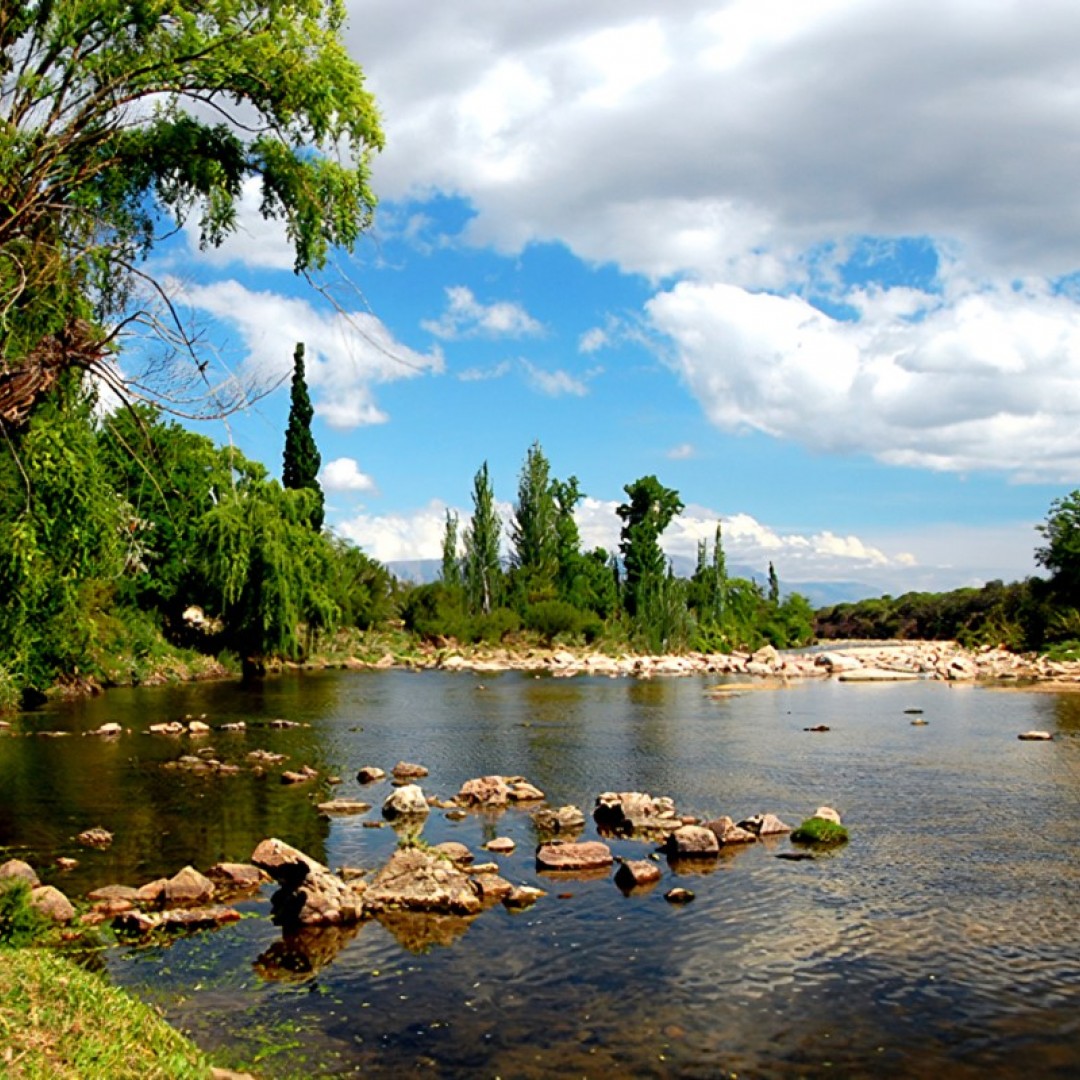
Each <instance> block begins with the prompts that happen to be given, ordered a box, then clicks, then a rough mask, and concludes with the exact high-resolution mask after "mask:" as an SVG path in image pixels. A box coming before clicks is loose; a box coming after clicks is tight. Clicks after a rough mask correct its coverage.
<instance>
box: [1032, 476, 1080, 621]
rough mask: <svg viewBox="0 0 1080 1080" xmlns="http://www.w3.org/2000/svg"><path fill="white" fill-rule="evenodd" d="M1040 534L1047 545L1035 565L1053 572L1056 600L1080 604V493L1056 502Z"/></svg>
mask: <svg viewBox="0 0 1080 1080" xmlns="http://www.w3.org/2000/svg"><path fill="white" fill-rule="evenodd" d="M1038 531H1039V533H1040V534H1041V535H1042V536H1043V537H1044V538H1045V540H1046V543H1045V544H1043V545H1042V546H1041V547H1038V548H1036V550H1035V561H1036V562H1037V563H1038V564H1039V565H1040V566H1045V567H1046V569H1047V570H1049V571H1050V574H1051V578H1050V583H1051V585H1052V587H1053V589H1054V592H1055V593H1056V594H1057V596H1059V597H1060V598H1062V599H1063V600H1065V601H1066V602H1067V603H1070V604H1073V605H1077V604H1080V491H1073V492H1070V493H1069V494H1068V495H1065V496H1063V497H1062V498H1060V499H1055V500H1054V501H1053V502H1052V503H1051V504H1050V510H1049V512H1048V513H1047V515H1046V522H1045V523H1044V524H1042V525H1039V526H1038Z"/></svg>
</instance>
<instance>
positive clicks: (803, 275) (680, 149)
mask: <svg viewBox="0 0 1080 1080" xmlns="http://www.w3.org/2000/svg"><path fill="white" fill-rule="evenodd" d="M350 9H351V12H352V14H353V19H352V26H353V27H354V28H355V29H354V30H353V31H352V33H353V34H354V35H355V36H354V38H353V41H354V43H355V50H356V55H357V56H358V57H359V58H360V59H361V61H362V62H363V63H364V65H365V68H366V70H367V72H368V75H369V79H370V85H371V87H372V89H373V90H374V92H375V93H376V94H377V96H378V98H379V101H380V104H381V106H382V108H383V111H384V115H385V122H386V127H387V130H388V132H389V133H390V136H391V137H390V139H389V141H388V148H387V150H386V152H385V153H384V154H383V155H381V158H380V160H379V161H378V162H377V163H376V173H377V177H376V186H377V187H378V188H379V190H380V191H381V192H382V193H383V196H384V198H387V199H395V198H403V197H405V196H409V195H412V196H419V197H426V196H427V195H429V194H431V193H432V192H435V191H441V192H447V193H452V194H454V195H458V196H462V197H464V198H465V199H466V200H468V201H469V203H470V205H471V207H472V208H473V209H474V210H475V217H473V218H472V220H471V222H470V224H469V226H468V230H467V233H466V237H467V239H469V240H471V241H472V242H473V243H475V244H478V245H489V246H491V247H493V248H494V249H496V250H498V251H501V252H506V253H515V252H518V251H520V250H522V249H524V248H525V247H526V246H527V245H529V244H530V243H534V242H547V241H553V242H557V243H562V244H565V245H566V246H567V247H568V248H569V249H570V250H571V251H573V252H574V253H575V254H576V255H577V256H579V257H581V258H583V259H585V260H587V261H590V262H592V263H595V264H614V265H615V266H616V267H618V268H619V269H620V270H622V271H623V272H628V273H639V274H643V275H645V276H647V277H648V278H650V279H652V280H654V281H657V282H659V281H661V280H670V279H672V278H674V279H676V280H681V281H682V282H683V284H682V285H680V286H677V287H675V288H671V287H665V289H664V291H663V292H661V293H660V295H659V296H658V297H657V298H656V300H655V301H654V303H653V304H652V305H651V306H650V314H651V315H652V317H653V319H654V322H655V323H656V324H657V326H658V327H660V328H661V329H663V330H665V331H666V332H668V333H669V334H671V336H672V337H673V338H674V339H675V341H676V342H677V347H678V348H677V356H676V359H675V363H676V366H677V367H678V369H679V370H680V371H681V373H682V374H683V376H684V377H685V379H686V381H687V384H688V385H689V386H690V388H691V389H692V391H693V392H694V393H695V394H696V395H697V396H698V397H699V399H700V400H701V401H702V404H703V406H704V408H705V409H706V411H707V413H708V415H709V416H710V417H711V418H712V419H713V420H714V422H715V423H717V424H718V425H720V426H722V427H724V428H725V429H727V428H732V429H734V428H739V427H744V428H751V429H754V430H758V431H763V432H767V433H769V434H772V435H775V436H777V437H780V438H788V439H794V440H798V441H800V442H801V443H803V444H804V445H806V446H809V447H812V448H814V449H816V450H819V451H831V452H867V453H874V454H876V455H877V456H878V457H880V458H881V459H882V460H883V461H888V462H894V463H898V464H904V465H913V466H918V467H922V468H929V469H937V470H974V469H996V470H1001V471H1005V472H1008V473H1010V474H1012V475H1013V476H1015V477H1017V478H1021V479H1030V478H1035V477H1037V478H1042V479H1055V480H1057V479H1060V480H1065V481H1067V482H1075V481H1076V480H1078V479H1080V446H1078V442H1077V435H1076V432H1080V424H1078V423H1077V416H1076V413H1077V409H1078V405H1077V401H1076V394H1077V392H1076V390H1075V387H1076V385H1077V379H1076V375H1077V372H1076V370H1075V368H1076V360H1075V359H1074V357H1075V356H1076V345H1077V340H1076V327H1077V311H1078V306H1077V304H1076V303H1075V302H1074V298H1072V297H1065V296H1054V295H1053V290H1052V288H1051V287H1050V285H1049V284H1048V283H1051V282H1053V281H1054V280H1055V279H1056V278H1058V277H1059V276H1061V275H1067V274H1072V273H1075V272H1077V271H1078V270H1080V265H1078V263H1080V256H1078V255H1077V252H1080V200H1077V199H1076V197H1075V187H1076V176H1077V174H1078V172H1080V109H1077V108H1076V102H1077V100H1078V99H1080V52H1078V51H1077V50H1076V49H1075V48H1074V47H1073V43H1074V41H1075V40H1077V38H1078V37H1080V6H1078V5H1075V4H1071V3H1066V2H1064V0H1039V2H1038V3H1037V4H1036V5H1035V6H1034V7H1030V6H1029V7H1024V6H1022V5H1017V4H1007V3H996V2H995V3H990V4H985V3H978V2H976V0H935V2H933V3H931V2H930V0H875V3H872V4H869V3H865V2H860V0H813V2H801V0H728V2H726V3H723V4H717V3H716V2H715V0H681V2H680V3H678V4H669V5H665V6H663V7H662V8H660V9H658V8H657V5H655V4H654V3H651V2H649V0H619V2H617V3H616V2H615V0H597V2H595V3H591V4H587V5H583V4H580V3H572V2H570V0H552V2H551V3H549V4H547V5H545V7H544V10H543V12H542V13H540V12H538V11H536V10H535V9H534V8H530V7H529V6H527V5H524V6H523V5H515V4H495V3H490V2H482V3H481V5H480V8H479V9H478V8H477V4H476V3H475V2H470V3H467V4H466V3H464V2H463V0H446V2H444V3H441V4H440V5H438V11H437V12H428V11H425V17H424V19H422V20H403V19H402V18H401V16H400V4H399V3H398V0H350ZM481 13H482V16H483V17H482V18H481V17H480V14H481ZM866 237H874V238H880V239H882V240H883V241H885V242H888V241H891V240H893V239H896V238H915V239H919V240H921V241H922V242H924V243H925V244H926V245H927V246H928V248H929V249H930V250H932V251H933V252H935V253H936V256H937V260H938V265H939V271H940V278H939V280H938V281H937V282H936V283H935V287H937V286H940V287H941V288H942V293H941V295H940V296H939V297H937V298H936V299H930V298H928V297H926V296H925V295H924V294H923V293H921V292H919V290H918V289H914V288H895V289H880V288H874V287H873V286H866V287H865V288H863V289H862V290H861V291H851V292H849V293H847V294H844V293H843V292H842V290H841V291H840V292H839V293H838V294H837V295H836V296H834V297H833V299H835V300H837V301H839V302H842V303H846V304H847V305H848V306H849V307H850V308H851V309H852V311H853V312H854V313H855V314H856V316H857V320H856V322H855V323H854V324H852V325H841V324H840V323H838V322H836V321H834V320H832V319H829V318H827V317H825V316H822V315H820V313H816V312H815V311H814V310H813V309H812V308H810V307H809V306H808V305H801V306H800V303H799V301H797V300H794V299H791V298H788V299H784V300H775V301H772V302H770V301H769V300H768V298H765V297H760V296H757V295H755V294H756V293H759V292H760V291H762V290H771V291H773V292H776V293H778V294H791V293H799V292H801V293H802V294H804V295H820V294H821V293H822V291H824V290H829V289H832V288H836V287H837V286H838V283H839V282H840V279H841V264H842V258H843V256H844V255H845V253H848V252H849V251H850V250H851V247H852V245H853V243H857V242H858V240H859V239H860V238H866ZM830 251H831V255H830V254H829V252H830ZM872 269H873V268H871V270H872ZM929 272H931V273H932V270H931V271H929ZM1018 280H1019V281H1022V282H1023V283H1024V284H1023V288H1022V290H1021V291H1020V292H1019V293H1013V292H1012V288H1013V283H1014V282H1016V281H1018ZM725 290H727V291H725ZM473 302H474V303H475V301H474V300H473ZM711 305H716V307H717V308H718V309H719V310H717V311H714V312H713V313H712V314H710V311H709V307H710V306H711ZM451 314H452V309H451V312H448V316H451ZM753 314H756V316H758V317H759V318H753V317H752V315H753ZM444 318H445V317H444ZM772 319H775V320H776V323H775V325H772V324H771V323H770V322H769V321H768V320H772ZM440 325H441V323H440ZM465 325H470V326H471V325H473V324H466V323H464V322H463V323H462V326H460V327H459V326H458V325H457V324H456V323H455V322H454V319H453V317H450V319H449V322H447V323H446V329H447V331H448V332H449V333H458V332H460V331H461V330H462V329H463V328H464V326H465ZM712 330H718V331H719V332H720V333H721V334H722V335H723V338H724V341H725V342H726V344H727V345H729V346H730V347H731V350H732V351H731V354H730V355H724V354H723V353H722V351H721V349H720V347H719V343H718V342H709V341H708V340H707V339H706V338H702V337H701V334H702V332H703V331H706V332H710V331H712ZM611 338H612V334H611V330H610V328H604V329H600V328H594V329H593V330H590V331H587V332H586V333H585V334H583V335H582V337H581V338H580V340H579V348H580V349H581V350H582V351H583V352H589V351H594V350H596V349H599V348H601V347H603V346H604V345H605V344H607V343H610V341H611ZM725 394H730V398H729V399H725Z"/></svg>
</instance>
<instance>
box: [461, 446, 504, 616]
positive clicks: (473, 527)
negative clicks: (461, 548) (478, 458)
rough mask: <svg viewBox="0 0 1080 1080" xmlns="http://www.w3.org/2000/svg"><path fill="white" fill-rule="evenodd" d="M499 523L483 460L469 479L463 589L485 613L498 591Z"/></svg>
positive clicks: (471, 603)
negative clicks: (470, 504)
mask: <svg viewBox="0 0 1080 1080" xmlns="http://www.w3.org/2000/svg"><path fill="white" fill-rule="evenodd" d="M501 532H502V522H501V521H500V519H499V514H498V511H497V510H496V509H495V492H494V490H493V489H492V486H491V477H490V476H489V475H488V466H487V462H486V461H485V462H484V464H483V465H482V466H481V467H480V471H479V472H478V473H477V474H476V476H475V477H474V479H473V515H472V520H471V521H470V522H469V527H468V528H467V529H466V530H465V591H466V594H467V596H468V600H469V606H470V607H471V608H472V610H473V611H479V612H482V613H483V614H485V615H487V614H488V613H490V611H491V609H492V608H494V607H496V606H497V605H498V603H499V600H500V599H501V594H502V568H501V566H500V564H499V534H500V533H501Z"/></svg>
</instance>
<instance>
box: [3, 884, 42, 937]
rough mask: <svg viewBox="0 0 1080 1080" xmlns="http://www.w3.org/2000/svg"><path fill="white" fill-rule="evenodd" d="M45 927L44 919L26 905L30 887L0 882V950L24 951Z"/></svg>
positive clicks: (39, 913)
mask: <svg viewBox="0 0 1080 1080" xmlns="http://www.w3.org/2000/svg"><path fill="white" fill-rule="evenodd" d="M48 928H49V921H48V919H46V917H45V916H44V915H42V913H41V912H40V911H38V910H37V908H35V907H34V906H33V905H32V904H31V903H30V886H29V885H28V884H27V883H26V882H25V881H22V880H19V879H13V878H6V879H5V880H3V881H0V947H4V948H12V949H21V948H24V947H25V946H27V945H31V944H33V942H34V941H36V940H37V939H38V938H40V937H42V936H43V935H44V933H45V931H46V930H47V929H48Z"/></svg>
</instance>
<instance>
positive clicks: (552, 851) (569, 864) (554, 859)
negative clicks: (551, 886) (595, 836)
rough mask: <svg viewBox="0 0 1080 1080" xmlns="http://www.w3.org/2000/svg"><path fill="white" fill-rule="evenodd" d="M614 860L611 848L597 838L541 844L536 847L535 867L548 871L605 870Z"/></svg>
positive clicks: (577, 871)
mask: <svg viewBox="0 0 1080 1080" xmlns="http://www.w3.org/2000/svg"><path fill="white" fill-rule="evenodd" d="M614 861H615V857H614V856H613V855H612V854H611V848H609V847H608V846H607V844H604V843H601V842H600V841H599V840H583V841H580V842H578V843H557V842H556V843H551V844H541V845H540V847H538V848H537V849H536V868H537V869H538V870H543V871H547V872H548V873H552V872H554V873H580V872H582V871H586V872H587V871H590V870H605V869H607V868H608V867H609V866H611V864H612V863H613V862H614Z"/></svg>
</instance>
